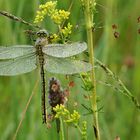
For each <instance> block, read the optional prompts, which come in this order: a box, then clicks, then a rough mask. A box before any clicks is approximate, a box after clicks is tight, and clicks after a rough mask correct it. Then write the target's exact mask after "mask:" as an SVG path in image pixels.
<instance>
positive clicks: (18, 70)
mask: <svg viewBox="0 0 140 140" xmlns="http://www.w3.org/2000/svg"><path fill="white" fill-rule="evenodd" d="M36 67H37V66H36V55H35V54H31V55H27V56H22V57H17V58H15V59H7V60H0V75H3V76H12V75H13V76H14V75H19V74H23V73H27V72H30V71H32V70H34V69H35V68H36Z"/></svg>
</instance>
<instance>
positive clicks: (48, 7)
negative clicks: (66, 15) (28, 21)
mask: <svg viewBox="0 0 140 140" xmlns="http://www.w3.org/2000/svg"><path fill="white" fill-rule="evenodd" d="M56 4H57V1H49V2H46V3H45V4H41V5H40V6H39V10H38V11H37V13H36V17H35V20H34V23H39V22H41V21H43V20H44V17H45V16H46V15H47V14H48V15H49V14H50V13H51V12H52V11H53V10H54V9H55V7H56Z"/></svg>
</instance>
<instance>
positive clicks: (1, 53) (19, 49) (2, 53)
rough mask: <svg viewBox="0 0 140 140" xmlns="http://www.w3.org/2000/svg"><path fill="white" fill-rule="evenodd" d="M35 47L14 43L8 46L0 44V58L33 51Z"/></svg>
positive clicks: (9, 57) (17, 55) (8, 57)
mask: <svg viewBox="0 0 140 140" xmlns="http://www.w3.org/2000/svg"><path fill="white" fill-rule="evenodd" d="M35 51H36V50H35V47H33V46H30V45H15V46H10V47H1V46H0V59H11V58H16V57H19V56H22V55H26V54H30V53H34V52H35Z"/></svg>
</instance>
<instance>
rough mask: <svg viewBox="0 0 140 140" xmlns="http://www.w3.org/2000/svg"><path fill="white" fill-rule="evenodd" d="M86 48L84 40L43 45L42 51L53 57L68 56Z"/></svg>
mask: <svg viewBox="0 0 140 140" xmlns="http://www.w3.org/2000/svg"><path fill="white" fill-rule="evenodd" d="M86 49H87V44H86V43H85V42H82V43H81V42H75V43H72V44H48V45H46V46H45V47H43V52H44V53H45V54H47V55H49V56H54V57H60V58H65V57H70V56H73V55H76V54H79V53H81V52H83V51H84V50H86Z"/></svg>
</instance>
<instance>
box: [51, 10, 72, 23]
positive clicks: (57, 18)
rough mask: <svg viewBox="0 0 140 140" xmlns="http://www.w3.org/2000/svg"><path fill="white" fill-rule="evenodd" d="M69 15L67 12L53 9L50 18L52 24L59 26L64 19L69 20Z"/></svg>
mask: <svg viewBox="0 0 140 140" xmlns="http://www.w3.org/2000/svg"><path fill="white" fill-rule="evenodd" d="M69 15H70V12H68V11H65V10H57V9H55V10H54V11H53V12H52V14H51V16H50V17H51V19H52V20H53V21H54V23H56V24H58V25H60V24H61V23H62V22H63V21H64V20H65V19H68V18H69Z"/></svg>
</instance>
